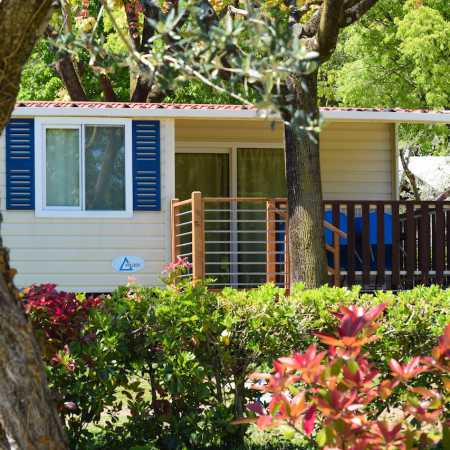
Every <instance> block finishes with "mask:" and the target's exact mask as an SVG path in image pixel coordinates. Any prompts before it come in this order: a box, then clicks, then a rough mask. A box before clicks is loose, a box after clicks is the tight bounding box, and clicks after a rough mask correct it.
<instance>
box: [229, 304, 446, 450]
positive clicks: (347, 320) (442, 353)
mask: <svg viewBox="0 0 450 450" xmlns="http://www.w3.org/2000/svg"><path fill="white" fill-rule="evenodd" d="M384 309H385V305H379V306H376V307H374V308H372V309H370V310H365V309H364V308H361V307H357V306H351V307H341V308H340V312H339V313H338V314H337V317H338V319H339V327H338V329H337V332H336V333H335V334H334V335H328V334H317V337H318V338H319V340H320V341H321V342H322V343H323V344H325V345H326V346H328V350H325V351H319V350H318V348H317V346H316V345H311V346H310V347H309V348H308V349H307V350H306V351H305V353H294V354H293V355H291V356H289V357H284V358H279V359H278V360H276V361H275V362H274V372H273V373H272V374H264V373H255V374H253V375H252V376H251V379H252V381H253V382H254V384H253V385H252V387H253V389H257V390H259V391H261V392H262V393H264V394H266V396H268V397H269V398H270V401H269V404H268V406H267V407H265V405H264V404H263V403H261V402H256V403H253V404H250V405H249V407H248V408H249V410H251V411H253V412H254V413H256V415H257V417H253V418H245V419H241V420H238V421H237V423H249V422H256V424H257V425H258V426H259V427H260V428H262V429H265V428H270V427H278V426H281V425H284V426H286V425H287V426H289V427H291V428H293V429H294V430H295V431H297V432H299V433H302V434H303V435H305V436H308V437H310V436H312V434H313V432H314V431H316V432H317V435H316V441H317V443H318V445H319V447H321V448H325V449H329V450H340V449H346V450H394V449H395V450H403V449H405V450H406V449H413V448H431V447H432V446H433V445H435V444H436V443H437V441H439V440H440V437H439V436H438V435H439V432H441V433H442V431H443V429H445V428H446V427H448V426H449V423H448V422H447V423H446V419H445V418H444V405H445V403H446V401H448V391H449V390H450V378H449V374H450V324H449V325H447V327H446V329H445V332H444V335H443V336H442V337H441V338H440V340H439V343H438V345H437V346H436V347H435V348H434V350H433V351H432V356H431V357H416V358H413V359H411V360H410V361H409V362H408V363H406V364H401V363H399V362H398V361H395V360H391V361H390V363H389V367H390V369H391V376H390V377H387V378H385V379H381V376H380V373H379V371H378V370H377V369H376V368H375V367H374V365H373V364H372V363H371V362H369V361H368V359H367V355H365V354H364V353H363V352H362V347H363V346H364V345H366V344H369V343H371V342H373V341H374V340H376V339H377V336H375V331H376V329H377V327H378V325H377V323H376V319H377V318H378V317H380V316H381V315H382V313H383V311H384ZM424 372H434V373H440V374H441V375H442V379H441V384H440V386H437V385H436V386H426V387H425V386H423V387H422V386H418V385H417V383H415V384H414V386H411V385H408V383H409V382H410V381H411V380H413V379H414V378H415V377H416V376H417V375H418V374H421V373H424ZM402 384H403V385H404V386H406V389H407V394H406V395H405V396H404V398H402V399H401V400H400V401H399V404H398V408H396V410H395V414H394V416H395V418H394V419H392V418H391V419H388V418H387V417H383V416H378V417H372V416H371V414H370V405H371V404H372V403H373V402H375V401H384V400H386V399H387V398H389V397H390V396H391V395H392V394H393V393H394V392H395V390H396V388H397V387H399V386H400V385H402ZM424 425H426V426H424ZM436 433H437V434H436Z"/></svg>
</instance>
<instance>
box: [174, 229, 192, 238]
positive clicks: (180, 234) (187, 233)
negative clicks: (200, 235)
mask: <svg viewBox="0 0 450 450" xmlns="http://www.w3.org/2000/svg"><path fill="white" fill-rule="evenodd" d="M190 234H192V230H191V231H186V232H185V233H178V234H177V237H183V236H189V235H190Z"/></svg>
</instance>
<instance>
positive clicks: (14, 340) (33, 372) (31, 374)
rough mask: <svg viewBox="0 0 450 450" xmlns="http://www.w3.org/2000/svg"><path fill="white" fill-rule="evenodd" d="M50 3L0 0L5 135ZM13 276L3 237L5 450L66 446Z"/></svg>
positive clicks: (0, 358) (0, 361)
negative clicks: (22, 74) (24, 68)
mask: <svg viewBox="0 0 450 450" xmlns="http://www.w3.org/2000/svg"><path fill="white" fill-rule="evenodd" d="M51 4H52V2H51V0H29V1H26V2H24V1H23V0H2V1H0V36H1V41H0V133H1V132H2V131H3V128H4V127H5V125H6V123H7V121H8V120H9V117H10V115H11V112H12V110H13V108H14V105H15V102H16V98H17V93H18V91H19V84H20V76H21V73H22V68H23V66H24V64H25V63H26V61H27V59H28V58H29V56H30V54H31V52H32V50H33V47H34V45H35V42H36V40H37V39H38V38H39V36H40V35H41V34H42V32H43V31H44V28H45V27H46V25H47V23H48V19H49V16H50V13H51ZM0 221H1V220H0ZM13 275H14V273H13V271H11V270H10V268H9V261H8V252H7V250H6V249H4V248H3V247H2V242H1V240H0V448H1V449H2V450H3V449H5V450H6V449H8V450H60V449H61V450H62V449H67V448H68V445H67V440H66V437H65V433H64V428H63V426H62V423H61V421H60V418H59V417H58V414H57V412H56V409H55V407H54V405H53V402H52V401H51V398H50V392H49V390H48V387H47V380H46V376H45V372H44V367H43V363H42V359H41V355H40V351H39V348H38V345H37V343H36V340H35V338H34V336H33V333H32V330H31V326H30V324H29V323H28V322H27V320H26V317H25V315H24V313H23V311H22V308H21V307H20V305H19V303H18V300H17V293H16V290H15V288H14V284H13V282H12V277H13Z"/></svg>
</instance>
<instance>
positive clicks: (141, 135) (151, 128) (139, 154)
mask: <svg viewBox="0 0 450 450" xmlns="http://www.w3.org/2000/svg"><path fill="white" fill-rule="evenodd" d="M160 154H161V142H160V123H159V121H157V120H133V209H134V210H135V211H160V210H161V163H160V161H161V157H160Z"/></svg>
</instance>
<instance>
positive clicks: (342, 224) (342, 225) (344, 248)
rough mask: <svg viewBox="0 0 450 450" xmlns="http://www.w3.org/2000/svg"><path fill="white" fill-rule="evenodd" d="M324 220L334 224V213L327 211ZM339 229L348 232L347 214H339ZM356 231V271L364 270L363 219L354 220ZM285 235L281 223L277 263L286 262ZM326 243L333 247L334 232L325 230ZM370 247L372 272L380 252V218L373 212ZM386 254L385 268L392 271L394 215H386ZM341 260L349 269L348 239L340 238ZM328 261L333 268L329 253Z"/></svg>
mask: <svg viewBox="0 0 450 450" xmlns="http://www.w3.org/2000/svg"><path fill="white" fill-rule="evenodd" d="M324 219H325V220H326V221H327V222H329V223H331V224H332V223H333V212H332V211H331V210H328V211H325V215H324ZM337 227H338V228H339V229H340V230H342V231H343V232H344V233H347V232H348V217H347V215H346V214H344V213H342V212H340V213H339V225H337ZM354 230H355V258H354V260H355V270H356V271H361V270H362V256H361V255H362V253H363V252H362V237H363V236H362V235H363V222H362V217H355V219H354ZM284 233H285V225H284V223H283V222H279V223H278V225H277V232H276V240H277V241H278V243H277V246H276V248H277V252H278V253H277V263H279V264H282V263H283V262H284ZM324 237H325V243H326V244H328V245H330V246H332V245H333V232H332V231H330V230H328V229H325V236H324ZM369 245H370V249H371V251H370V270H376V268H377V251H378V216H377V212H376V211H373V212H371V213H369ZM384 248H385V251H384V254H385V268H386V269H387V270H391V269H392V215H391V214H388V213H384ZM340 259H341V269H343V270H346V269H348V239H346V238H342V237H341V238H340ZM327 261H328V265H329V266H330V267H333V264H334V261H333V255H332V254H331V253H330V252H327Z"/></svg>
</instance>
